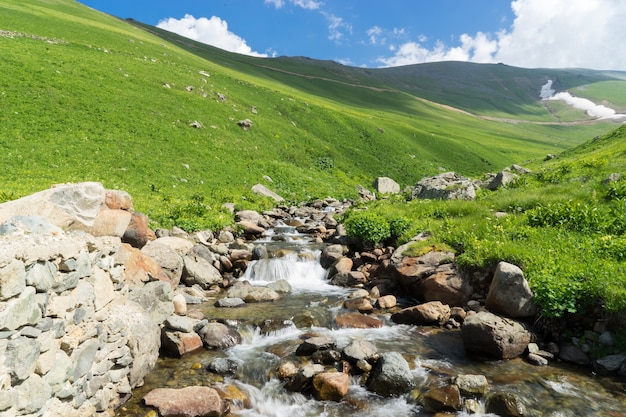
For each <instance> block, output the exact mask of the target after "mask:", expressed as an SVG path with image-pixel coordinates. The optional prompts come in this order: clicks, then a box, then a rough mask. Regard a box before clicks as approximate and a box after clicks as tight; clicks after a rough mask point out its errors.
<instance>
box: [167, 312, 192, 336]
mask: <svg viewBox="0 0 626 417" xmlns="http://www.w3.org/2000/svg"><path fill="white" fill-rule="evenodd" d="M196 323H198V320H196V319H192V318H191V317H185V316H179V315H176V314H175V315H172V316H169V317H168V318H167V319H165V322H164V323H163V324H164V325H165V327H166V328H167V329H169V330H176V331H179V332H184V333H192V332H193V328H194V326H195V325H196Z"/></svg>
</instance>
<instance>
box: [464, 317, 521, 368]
mask: <svg viewBox="0 0 626 417" xmlns="http://www.w3.org/2000/svg"><path fill="white" fill-rule="evenodd" d="M461 337H462V339H463V344H464V345H465V350H467V351H468V352H474V353H477V354H480V355H486V356H488V357H491V358H494V359H511V358H516V357H518V356H520V355H521V354H522V353H524V351H525V350H526V348H527V347H528V344H529V343H530V340H531V334H530V332H529V331H528V330H527V329H526V328H525V327H524V326H523V325H522V324H521V323H519V322H517V321H515V320H511V319H506V318H503V317H499V316H496V315H495V314H492V313H489V312H487V311H482V312H479V313H476V314H472V315H469V316H467V317H466V318H465V321H464V322H463V327H461Z"/></svg>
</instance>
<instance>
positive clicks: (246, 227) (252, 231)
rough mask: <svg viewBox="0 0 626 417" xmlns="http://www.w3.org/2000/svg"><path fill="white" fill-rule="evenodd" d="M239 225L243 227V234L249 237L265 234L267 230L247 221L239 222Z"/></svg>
mask: <svg viewBox="0 0 626 417" xmlns="http://www.w3.org/2000/svg"><path fill="white" fill-rule="evenodd" d="M237 225H238V226H239V227H241V229H242V230H243V233H244V234H245V235H248V236H259V235H262V234H263V233H265V228H263V227H261V226H258V225H256V224H254V223H252V222H249V221H247V220H243V221H240V222H237Z"/></svg>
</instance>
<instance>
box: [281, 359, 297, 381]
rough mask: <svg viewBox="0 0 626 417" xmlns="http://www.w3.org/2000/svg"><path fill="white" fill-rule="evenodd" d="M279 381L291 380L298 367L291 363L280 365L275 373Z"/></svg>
mask: <svg viewBox="0 0 626 417" xmlns="http://www.w3.org/2000/svg"><path fill="white" fill-rule="evenodd" d="M276 373H277V374H278V378H279V379H281V380H283V381H284V380H286V379H291V378H293V377H294V376H296V374H297V373H298V367H297V366H296V364H294V363H293V362H284V363H281V364H280V366H279V367H278V370H277V371H276Z"/></svg>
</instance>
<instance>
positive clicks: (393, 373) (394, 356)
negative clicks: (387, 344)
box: [367, 352, 415, 397]
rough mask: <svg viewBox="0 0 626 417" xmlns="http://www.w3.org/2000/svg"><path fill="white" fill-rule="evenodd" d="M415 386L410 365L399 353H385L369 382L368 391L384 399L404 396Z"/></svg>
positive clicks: (377, 363)
mask: <svg viewBox="0 0 626 417" xmlns="http://www.w3.org/2000/svg"><path fill="white" fill-rule="evenodd" d="M414 386H415V382H414V380H413V374H412V373H411V369H410V368H409V364H408V363H407V361H406V360H405V359H404V358H403V357H402V355H401V354H399V353H398V352H388V353H383V354H382V355H381V356H380V359H379V360H378V362H376V366H375V367H374V369H373V371H372V375H371V376H370V378H369V380H368V381H367V389H368V390H370V391H372V392H375V393H376V394H378V395H381V396H383V397H395V396H399V395H403V394H405V393H406V392H408V391H410V390H411V389H412V388H413V387H414Z"/></svg>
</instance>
